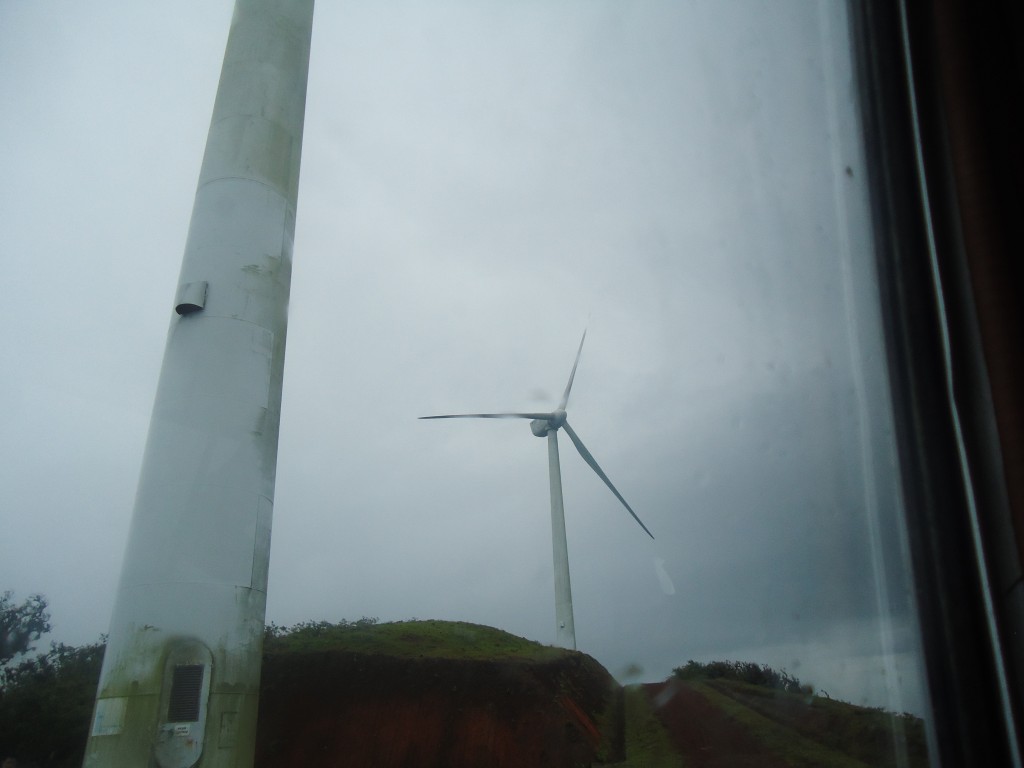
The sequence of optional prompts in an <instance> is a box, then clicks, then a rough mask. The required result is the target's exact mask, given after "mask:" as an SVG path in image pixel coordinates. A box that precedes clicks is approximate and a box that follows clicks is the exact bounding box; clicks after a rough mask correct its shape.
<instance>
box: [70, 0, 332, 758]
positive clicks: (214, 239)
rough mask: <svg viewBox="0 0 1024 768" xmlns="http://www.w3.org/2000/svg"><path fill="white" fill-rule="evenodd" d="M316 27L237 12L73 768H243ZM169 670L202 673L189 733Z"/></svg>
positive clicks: (304, 9)
mask: <svg viewBox="0 0 1024 768" xmlns="http://www.w3.org/2000/svg"><path fill="white" fill-rule="evenodd" d="M312 16H313V0H237V2H236V5H235V11H234V17H233V19H232V22H231V31H230V34H229V37H228V44H227V49H226V51H225V54H224V65H223V69H222V71H221V79H220V86H219V88H218V92H217V101H216V104H215V106H214V111H213V117H212V120H211V124H210V133H209V137H208V139H207V145H206V155H205V157H204V159H203V166H202V170H201V172H200V178H199V185H198V189H197V192H196V199H195V206H194V208H193V212H192V222H191V225H190V228H189V233H188V239H187V243H186V246H185V255H184V259H183V263H182V269H181V277H180V279H179V285H178V288H177V290H175V292H174V294H173V296H174V297H175V303H174V304H172V305H171V306H169V307H168V310H169V313H170V318H171V319H170V330H169V332H168V337H167V346H166V351H165V354H164V361H163V367H162V369H161V373H160V382H159V386H158V389H157V395H156V402H155V405H154V408H153V415H152V421H151V423H150V430H149V437H148V441H147V444H146V451H145V455H144V458H143V463H142V470H141V474H140V480H139V488H138V493H137V496H136V500H135V509H134V514H133V518H132V524H131V530H130V533H129V537H128V545H127V550H126V554H125V560H124V565H123V569H122V573H121V582H120V586H119V591H118V596H117V602H116V606H115V609H114V615H113V618H112V620H111V626H110V637H109V640H108V643H107V653H106V657H105V658H104V662H103V671H102V674H101V677H100V685H99V690H98V693H97V704H96V710H95V716H94V721H93V727H92V730H91V735H90V738H89V743H88V747H87V750H86V757H85V765H86V766H90V767H93V766H95V767H96V768H99V766H103V768H122V767H123V768H138V767H139V766H147V765H159V766H161V768H189V767H190V766H193V765H197V766H201V767H202V768H215V767H220V766H224V767H227V766H232V767H233V768H237V767H238V766H247V765H251V764H252V759H253V744H254V737H255V725H256V713H257V704H258V692H259V675H260V659H261V652H262V640H263V620H264V614H265V607H266V589H267V566H268V562H269V556H270V529H271V519H272V513H273V499H274V477H275V471H276V464H277V438H278V426H279V421H280V404H281V384H282V377H283V371H284V353H285V333H286V313H287V306H288V290H289V284H290V279H291V260H292V241H293V237H294V231H295V210H296V197H297V190H298V179H299V159H300V153H301V147H302V127H303V116H304V110H305V94H306V76H307V70H308V63H309V44H310V34H311V27H312ZM203 284H205V291H202V292H201V293H202V294H203V295H202V297H201V300H197V297H198V296H199V293H200V292H199V291H197V290H196V288H195V286H201V285H203ZM183 298H184V299H185V303H187V304H189V306H188V307H187V311H186V312H185V313H183V314H180V315H179V314H178V312H175V311H174V309H175V305H180V304H181V303H182V301H181V299H183ZM179 311H180V310H179ZM204 659H209V662H203V660H204ZM179 661H180V663H204V664H206V665H207V666H208V668H207V669H206V676H205V678H204V681H203V686H202V691H201V693H200V695H201V698H202V707H201V712H202V714H201V715H200V717H199V721H198V722H196V723H192V724H174V723H167V722H165V721H166V719H167V711H168V698H169V696H170V675H171V672H172V671H173V667H174V665H175V664H176V663H179ZM207 692H208V693H207Z"/></svg>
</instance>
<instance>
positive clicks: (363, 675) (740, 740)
mask: <svg viewBox="0 0 1024 768" xmlns="http://www.w3.org/2000/svg"><path fill="white" fill-rule="evenodd" d="M58 651H59V652H58ZM101 651H102V647H101V646H86V647H83V648H81V649H75V648H69V647H67V646H60V647H59V649H55V650H54V651H51V653H49V654H45V655H44V656H43V657H40V658H39V659H35V660H30V661H29V662H26V663H24V664H23V665H22V666H21V667H19V668H18V669H19V670H20V671H17V673H16V674H9V675H8V676H7V682H6V684H5V685H4V686H3V687H2V688H0V761H2V760H3V759H4V758H6V757H15V758H17V759H18V760H19V763H18V765H19V768H70V766H76V768H77V766H78V765H80V760H81V755H82V752H83V749H84V744H85V734H86V731H87V728H88V720H89V717H90V714H91V702H92V698H93V695H94V691H95V687H96V683H97V679H98V676H99V662H100V659H101ZM752 681H753V682H752ZM260 695H261V705H260V723H259V728H258V733H259V737H258V744H257V761H256V766H257V768H261V767H262V766H268V767H269V766H274V768H289V766H296V767H297V766H303V768H305V767H306V766H310V765H316V766H332V765H374V766H377V768H387V767H388V766H408V767H410V768H412V767H415V766H431V767H433V766H450V768H470V767H473V768H475V767H477V766H479V767H480V768H484V767H486V768H501V767H502V766H505V767H506V768H516V767H518V766H524V767H525V766H530V767H531V768H532V767H533V766H589V765H594V766H597V765H603V766H621V767H623V768H626V767H635V768H639V767H640V766H644V768H661V766H671V767H672V768H679V767H682V768H719V767H721V768H725V767H726V766H728V768H744V766H750V767H751V768H753V767H754V766H757V768H777V767H781V766H830V767H833V766H835V767H838V768H844V767H845V768H854V767H855V766H857V767H861V766H873V767H874V766H878V767H880V768H885V767H886V766H897V765H899V766H901V768H902V766H907V767H909V768H916V767H917V766H925V765H927V764H928V761H927V756H926V753H925V738H924V728H923V724H922V722H921V720H920V719H918V718H915V717H911V716H909V715H894V714H892V713H889V712H884V711H882V710H878V709H870V708H864V707H856V706H853V705H851V704H846V703H843V702H839V701H832V700H829V699H827V698H821V697H818V696H814V695H812V694H811V692H810V688H809V687H807V686H801V685H799V681H797V680H795V679H794V678H791V677H789V676H788V675H786V674H785V673H782V674H781V675H780V674H777V673H775V672H774V671H772V670H770V669H768V668H767V667H759V666H758V665H754V664H737V663H733V662H714V663H712V664H710V665H700V664H695V663H693V662H691V663H689V664H688V665H687V666H686V667H681V668H679V669H678V670H677V674H676V675H675V676H673V677H672V678H670V679H669V680H666V681H664V682H661V683H651V684H643V685H638V686H630V687H628V688H626V689H623V688H622V687H621V686H619V685H618V684H617V683H616V682H615V681H614V680H613V679H612V677H611V675H609V674H608V672H607V670H605V669H604V667H602V666H601V665H600V664H599V663H598V662H597V661H595V660H594V659H593V658H591V657H590V656H587V655H586V654H583V653H578V652H575V651H566V650H563V649H559V648H552V647H550V646H545V645H542V644H540V643H536V642H532V641H529V640H525V639H523V638H520V637H516V636H515V635H511V634H509V633H507V632H503V631H501V630H498V629H494V628H492V627H485V626H480V625H476V624H467V623H462V622H448V621H406V622H395V623H388V624H378V623H377V622H376V620H374V619H361V620H359V621H355V622H340V623H338V624H330V623H327V622H307V623H303V624H299V625H297V626H295V627H291V628H284V627H276V626H273V625H271V626H270V627H269V628H268V630H267V635H266V639H265V645H264V666H263V678H262V684H261V694H260ZM897 755H900V756H902V757H903V758H905V760H904V761H902V762H901V761H899V760H897Z"/></svg>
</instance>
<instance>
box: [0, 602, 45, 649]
mask: <svg viewBox="0 0 1024 768" xmlns="http://www.w3.org/2000/svg"><path fill="white" fill-rule="evenodd" d="M13 598H14V593H13V592H10V591H7V592H0V667H2V666H3V665H5V664H7V662H9V661H10V660H11V659H13V658H14V657H15V656H17V655H18V654H20V653H25V652H26V651H29V650H31V649H32V643H33V642H34V641H36V640H38V639H39V638H40V637H42V636H43V635H45V634H46V633H47V632H49V631H50V614H49V613H48V612H47V610H46V598H45V597H43V596H42V595H29V596H28V598H27V599H26V600H24V601H23V602H21V603H15V602H14V600H13Z"/></svg>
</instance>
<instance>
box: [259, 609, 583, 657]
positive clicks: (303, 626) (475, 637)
mask: <svg viewBox="0 0 1024 768" xmlns="http://www.w3.org/2000/svg"><path fill="white" fill-rule="evenodd" d="M324 650H333V651H350V652H352V653H370V654H373V653H376V654H382V655H385V656H397V657H413V658H420V657H422V658H438V659H466V660H481V659H490V660H495V661H508V660H513V659H521V660H524V661H545V660H549V659H555V658H558V657H559V656H561V655H564V654H565V653H566V652H565V650H563V649H561V648H553V647H551V646H548V645H542V644H541V643H536V642H534V641H532V640H526V639H525V638H522V637H517V636H516V635H513V634H510V633H508V632H504V631H502V630H500V629H495V628H493V627H485V626H482V625H480V624H468V623H466V622H460V621H435V620H422V621H421V620H417V619H414V620H411V621H396V622H391V623H387V624H379V623H377V619H376V618H372V617H366V616H364V617H363V618H361V619H359V620H357V621H351V622H349V621H345V620H344V619H343V620H342V621H340V622H338V623H336V624H332V623H330V622H327V621H307V622H302V623H300V624H296V625H294V626H292V627H281V626H278V625H276V624H273V623H272V624H270V625H269V626H268V627H267V631H266V636H265V639H264V643H263V652H264V653H265V654H273V653H303V652H309V651H324Z"/></svg>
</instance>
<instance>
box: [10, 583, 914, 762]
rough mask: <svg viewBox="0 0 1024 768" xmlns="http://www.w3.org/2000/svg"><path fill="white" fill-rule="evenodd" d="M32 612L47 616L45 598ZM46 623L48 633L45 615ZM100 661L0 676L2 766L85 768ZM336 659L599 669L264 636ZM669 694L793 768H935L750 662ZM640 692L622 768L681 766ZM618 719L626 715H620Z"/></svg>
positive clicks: (854, 714) (475, 630)
mask: <svg viewBox="0 0 1024 768" xmlns="http://www.w3.org/2000/svg"><path fill="white" fill-rule="evenodd" d="M4 598H5V600H6V601H7V602H6V603H5V605H6V606H7V608H8V609H11V608H14V607H16V606H14V604H13V603H12V602H11V600H10V596H9V594H8V593H4ZM35 605H36V606H37V607H40V608H41V609H43V610H45V601H44V600H42V599H41V598H40V599H39V601H38V602H36V603H35ZM35 615H36V616H40V615H43V614H42V613H40V612H37V613H36V614H35ZM43 621H46V622H48V616H47V617H46V618H45V619H43ZM47 626H48V623H47ZM22 636H24V635H22ZM103 651H104V645H103V642H102V641H100V642H96V643H93V644H89V645H85V646H81V647H74V646H68V645H64V644H60V643H54V644H52V645H51V647H50V649H49V650H48V651H47V652H45V653H40V654H38V655H36V656H34V657H31V658H22V660H21V661H17V660H15V661H10V662H9V663H8V664H6V665H2V666H0V761H2V760H3V758H5V757H8V756H13V757H17V759H18V760H19V763H18V765H19V768H70V767H71V766H76V768H77V766H78V765H79V764H80V761H81V758H82V754H83V751H84V746H85V740H86V735H87V730H88V725H89V720H90V716H91V711H92V706H93V697H94V696H95V691H96V685H97V682H98V679H99V671H100V666H101V663H102V658H103ZM338 652H341V653H352V654H362V655H364V656H366V657H370V656H381V657H391V658H393V659H399V660H406V661H399V662H389V663H399V664H406V665H410V666H409V669H414V668H418V667H419V662H418V661H417V660H419V659H423V660H427V661H429V663H430V664H432V665H433V666H432V667H431V668H432V669H433V670H434V673H435V674H436V672H437V670H438V669H440V667H438V666H437V665H438V664H439V663H440V664H449V665H451V664H454V665H455V666H452V670H463V671H459V672H458V674H460V675H473V674H477V673H473V672H471V671H470V670H469V669H468V668H466V669H463V667H460V666H459V665H458V662H460V661H463V660H464V661H472V662H475V661H484V662H510V661H511V662H540V663H542V664H543V663H545V662H549V661H553V662H557V661H558V660H559V659H568V660H570V661H571V663H572V664H575V665H577V666H578V665H579V664H584V666H586V664H593V665H594V666H595V667H598V666H599V665H597V664H596V662H593V661H592V660H590V659H589V657H586V656H584V655H583V654H575V655H572V652H567V651H565V650H563V649H559V648H552V647H550V646H545V645H542V644H540V643H536V642H533V641H530V640H526V639H523V638H520V637H516V636H515V635H512V634H509V633H507V632H504V631H502V630H499V629H494V628H492V627H485V626H480V625H475V624H468V623H463V622H448V621H432V620H425V621H419V620H412V621H404V622H394V623H386V624H381V623H378V621H377V619H375V618H372V617H363V618H361V619H358V620H356V621H344V620H343V621H340V622H337V623H330V622H326V621H316V622H302V623H299V624H296V625H294V626H291V627H282V626H278V625H275V624H270V625H269V626H268V627H267V630H266V634H265V640H264V655H265V658H267V659H268V660H270V659H280V660H281V661H282V662H283V663H285V664H293V663H294V662H293V661H292V660H291V659H293V658H294V659H298V658H299V657H300V656H306V660H304V661H303V662H302V663H305V664H314V663H319V662H316V655H317V654H319V653H335V654H336V653H338ZM567 654H568V655H567ZM573 659H576V661H572V660H573ZM434 660H436V661H434ZM558 663H562V662H558ZM602 671H603V669H602ZM445 674H446V675H447V674H448V673H445ZM530 674H538V673H536V672H531V673H530ZM605 674H607V673H605ZM409 684H410V685H414V682H413V681H412V680H410V682H409ZM666 685H669V686H671V685H675V686H676V690H677V691H680V690H684V689H688V690H690V691H692V692H694V693H692V694H690V695H691V699H692V697H693V696H695V695H697V694H699V697H698V699H692V700H694V701H697V700H699V699H700V698H702V699H703V700H705V702H706V703H705V704H704V705H702V706H704V707H705V709H704V710H703V711H704V712H705V715H696V713H695V710H693V709H692V708H687V709H684V710H682V713H683V715H682V716H683V717H684V718H687V719H689V720H690V721H691V722H692V721H693V717H694V716H698V717H701V718H704V717H705V716H707V717H710V716H712V715H713V716H714V717H720V718H725V720H727V721H729V722H732V723H734V724H735V728H738V729H740V730H741V731H742V732H744V733H746V734H748V736H749V738H750V739H753V740H754V742H756V743H758V744H760V745H762V746H763V748H764V749H765V750H766V753H771V754H772V755H775V756H778V757H779V758H780V759H781V760H782V761H784V763H785V764H787V765H819V764H828V765H850V766H853V765H865V764H866V765H872V766H888V765H895V764H896V763H895V762H894V759H896V758H895V756H896V755H897V754H901V755H905V756H909V758H910V760H909V763H908V764H909V765H911V766H918V765H920V766H924V765H926V764H927V755H926V752H925V740H924V727H923V723H922V721H921V720H920V719H918V718H916V717H913V716H910V715H896V714H893V713H890V712H886V711H883V710H881V709H871V708H864V707H855V706H853V705H849V704H845V703H842V702H838V701H831V700H828V699H824V698H821V697H817V696H814V695H813V689H812V688H811V687H810V686H808V685H803V684H801V683H800V681H799V680H798V679H797V678H796V677H794V676H792V675H790V674H789V673H787V672H786V671H785V670H783V671H781V672H779V671H776V670H773V669H771V668H770V667H768V666H765V665H758V664H754V663H750V662H733V661H716V662H710V663H698V662H694V661H689V662H687V663H686V664H685V665H683V666H681V667H678V668H676V669H675V670H674V671H673V676H672V679H671V681H669V682H668V683H666ZM641 690H642V689H641V688H640V687H635V686H634V687H630V688H627V689H626V690H625V694H624V699H623V698H620V699H619V701H620V702H623V701H624V706H625V709H624V720H621V721H620V722H623V725H624V729H625V732H624V737H625V747H626V755H627V756H626V762H625V763H622V764H621V765H623V766H633V765H647V766H656V765H676V764H678V763H677V758H676V754H675V751H674V748H673V747H672V745H671V744H670V743H669V741H668V733H669V731H668V730H666V729H665V727H663V726H664V723H659V721H658V719H657V718H658V716H660V715H659V712H661V711H662V710H661V709H659V707H660V706H661V705H659V706H655V707H653V708H652V706H651V704H650V703H648V702H647V700H646V699H645V697H644V695H643V694H642V692H641ZM558 695H559V696H560V697H564V698H566V699H572V700H573V701H577V700H581V699H580V698H579V695H580V694H579V692H578V691H570V690H561V691H560V693H559V694H558ZM617 711H618V712H620V713H622V712H623V710H622V704H620V705H618V710H617ZM622 716H623V715H622V714H620V715H619V716H617V717H622ZM701 722H703V719H702V720H701ZM597 725H598V730H599V731H600V732H601V734H602V736H605V735H606V732H607V733H612V731H616V732H618V733H620V736H619V737H618V738H620V739H621V738H622V730H621V728H620V729H614V728H612V727H611V726H610V725H609V724H607V723H604V722H603V719H602V721H599V722H598V723H597ZM709 727H710V721H709ZM601 750H602V752H608V751H609V747H608V746H607V745H604V746H602V748H601ZM616 751H617V750H611V752H612V753H614V752H616ZM619 753H620V754H621V752H619ZM638 761H639V762H638ZM815 761H817V762H815ZM822 761H824V762H822ZM829 761H831V762H829ZM836 761H839V762H836Z"/></svg>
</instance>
